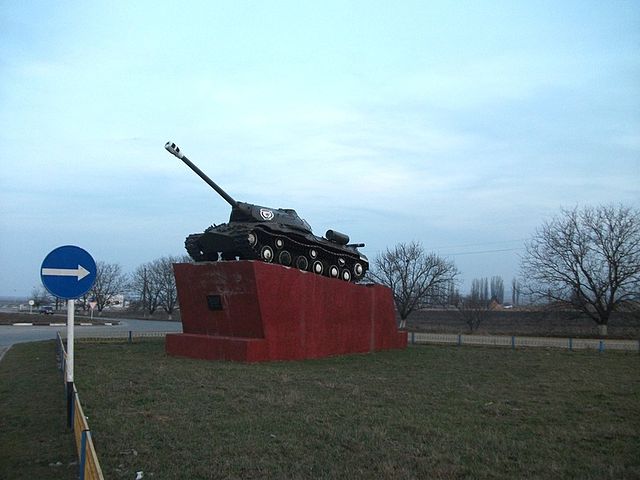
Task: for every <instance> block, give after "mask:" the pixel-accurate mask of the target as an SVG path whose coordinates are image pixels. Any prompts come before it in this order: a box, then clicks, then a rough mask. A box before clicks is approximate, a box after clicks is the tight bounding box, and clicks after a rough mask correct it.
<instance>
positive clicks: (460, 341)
mask: <svg viewBox="0 0 640 480" xmlns="http://www.w3.org/2000/svg"><path fill="white" fill-rule="evenodd" d="M460 345H462V335H461V334H458V346H460Z"/></svg>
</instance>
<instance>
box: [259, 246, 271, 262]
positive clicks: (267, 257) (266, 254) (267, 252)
mask: <svg viewBox="0 0 640 480" xmlns="http://www.w3.org/2000/svg"><path fill="white" fill-rule="evenodd" d="M260 258H262V260H264V261H265V262H267V263H271V262H273V248H271V247H270V246H269V245H265V246H264V247H262V249H261V250H260Z"/></svg>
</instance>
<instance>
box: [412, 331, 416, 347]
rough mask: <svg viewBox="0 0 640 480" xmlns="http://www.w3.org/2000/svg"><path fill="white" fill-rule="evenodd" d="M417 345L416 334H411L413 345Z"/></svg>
mask: <svg viewBox="0 0 640 480" xmlns="http://www.w3.org/2000/svg"><path fill="white" fill-rule="evenodd" d="M415 344H416V332H411V345H415Z"/></svg>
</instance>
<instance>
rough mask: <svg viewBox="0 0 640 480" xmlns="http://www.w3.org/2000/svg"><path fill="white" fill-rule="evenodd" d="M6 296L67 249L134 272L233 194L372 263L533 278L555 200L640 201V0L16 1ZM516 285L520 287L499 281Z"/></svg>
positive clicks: (5, 202)
mask: <svg viewBox="0 0 640 480" xmlns="http://www.w3.org/2000/svg"><path fill="white" fill-rule="evenodd" d="M0 5H1V8H0V22H1V23H0V24H1V27H0V73H1V76H0V142H1V147H0V160H1V165H2V169H1V174H0V266H1V268H0V295H28V294H30V292H31V291H32V289H33V288H34V287H35V286H39V285H40V276H39V268H40V264H41V263H42V260H43V259H44V257H45V256H46V254H47V253H48V252H49V251H51V250H52V249H53V248H55V247H57V246H60V245H66V244H74V245H78V246H81V247H83V248H85V249H86V250H88V251H89V252H90V253H91V254H92V255H93V257H94V258H95V259H96V260H104V261H107V262H115V263H119V264H121V265H122V267H123V268H124V270H125V271H132V270H133V269H134V268H135V267H136V266H138V265H140V264H141V263H143V262H147V261H150V260H153V259H155V258H158V257H160V256H163V255H178V254H183V253H184V247H183V243H184V238H185V237H186V236H187V235H188V234H190V233H196V232H201V231H203V230H204V228H206V227H208V226H209V225H210V224H212V223H223V222H226V221H227V220H228V216H229V210H230V209H229V207H228V205H227V204H226V203H225V202H224V201H223V200H222V199H221V198H219V197H218V196H217V195H216V194H215V192H213V191H212V190H210V189H209V187H208V186H207V185H206V184H204V183H203V182H202V181H201V180H200V179H199V178H198V177H197V176H196V175H195V174H193V173H192V172H191V171H190V170H189V169H188V168H187V167H186V166H185V165H183V164H182V163H181V162H180V161H179V160H177V159H176V158H175V157H173V156H171V155H169V154H168V153H167V152H166V151H165V150H164V148H163V147H164V143H165V142H166V141H167V140H172V141H174V142H176V143H177V144H178V145H179V146H180V147H181V149H182V150H183V151H184V152H185V153H186V154H187V155H188V156H189V158H190V159H191V160H192V161H194V162H195V163H196V164H197V165H199V166H200V168H201V169H202V170H204V171H205V172H207V173H208V174H209V176H211V177H212V178H213V179H214V180H215V181H216V182H217V183H219V184H220V185H221V186H222V187H223V188H225V189H226V190H227V191H228V192H229V193H230V194H231V195H232V196H233V197H235V198H236V199H238V200H241V201H247V202H251V203H257V204H261V205H266V206H271V207H285V208H295V209H296V210H297V211H298V213H299V214H300V215H301V216H302V217H304V218H306V219H307V221H308V222H309V223H310V224H311V226H312V227H313V228H314V233H315V234H316V235H322V234H324V232H325V230H327V229H329V228H332V229H336V230H339V231H342V232H345V233H347V234H349V235H350V237H351V239H352V241H355V242H364V243H366V244H367V246H366V247H365V248H364V249H363V252H364V253H365V254H366V255H368V256H369V258H370V259H373V258H374V257H375V256H376V255H377V254H378V253H379V252H381V251H382V250H384V249H385V248H387V247H391V246H393V245H395V244H396V243H399V242H408V241H412V240H418V241H420V242H422V244H423V246H424V247H425V249H426V250H427V251H435V252H437V253H439V254H441V255H444V256H448V257H449V258H451V259H452V260H454V261H455V263H456V264H457V266H458V268H459V269H460V270H461V272H462V274H461V281H462V287H463V290H464V288H465V286H466V285H468V284H469V283H470V282H471V280H472V279H473V278H477V277H484V276H486V277H490V276H492V275H502V276H503V278H504V280H505V284H506V285H509V284H510V281H511V278H512V277H513V276H515V275H517V273H518V264H519V260H518V254H519V253H521V251H522V250H521V249H522V246H523V242H524V240H525V239H526V238H528V237H529V236H530V235H531V234H532V233H533V232H534V230H535V229H536V227H538V226H539V225H540V224H541V223H542V222H543V221H545V220H548V219H550V218H551V217H552V216H553V215H555V214H557V213H558V212H559V210H560V208H561V207H573V206H576V205H579V206H582V205H597V204H601V203H624V204H626V205H629V206H634V207H639V206H640V2H637V1H628V2H622V1H595V2H591V1H587V0H580V1H561V2H558V1H557V0H556V1H549V2H543V1H531V2H526V1H510V2H499V1H495V0H492V1H486V2H481V1H478V2H457V1H456V2H454V1H451V2H436V1H416V2H410V1H397V2H388V1H379V2H375V1H371V0H369V1H361V2H354V1H346V0H339V1H322V2H320V1H317V2H311V1H309V2H300V1H291V2H287V1H238V0H234V1H228V2H223V1H203V2H176V3H175V4H169V3H165V2H160V1H157V0H156V1H153V2H145V1H136V2H131V1H109V2H91V1H87V2H64V1H59V2H50V1H33V2H13V1H7V0H0ZM506 293H507V295H510V293H509V289H508V288H507V292H506Z"/></svg>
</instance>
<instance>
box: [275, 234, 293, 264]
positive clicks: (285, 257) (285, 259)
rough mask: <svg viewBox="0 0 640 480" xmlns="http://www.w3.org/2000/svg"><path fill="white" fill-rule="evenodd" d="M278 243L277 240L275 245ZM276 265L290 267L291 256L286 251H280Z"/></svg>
mask: <svg viewBox="0 0 640 480" xmlns="http://www.w3.org/2000/svg"><path fill="white" fill-rule="evenodd" d="M277 243H278V240H276V244H277ZM278 263H279V264H280V265H285V266H287V267H288V266H289V265H291V254H290V253H289V252H288V251H286V250H282V251H281V252H280V253H279V254H278Z"/></svg>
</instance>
